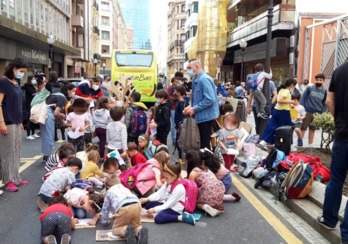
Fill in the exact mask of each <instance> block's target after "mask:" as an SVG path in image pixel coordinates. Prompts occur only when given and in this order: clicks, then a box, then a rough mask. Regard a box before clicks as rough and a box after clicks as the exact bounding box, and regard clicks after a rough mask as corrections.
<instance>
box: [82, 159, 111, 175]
mask: <svg viewBox="0 0 348 244" xmlns="http://www.w3.org/2000/svg"><path fill="white" fill-rule="evenodd" d="M96 175H97V176H99V177H100V178H104V177H105V175H104V173H103V171H102V170H101V169H99V167H98V165H97V164H95V163H94V162H92V161H86V163H85V165H84V166H83V169H82V171H81V175H80V178H81V179H88V178H91V177H95V176H96Z"/></svg>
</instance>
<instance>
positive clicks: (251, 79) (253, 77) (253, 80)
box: [246, 72, 264, 90]
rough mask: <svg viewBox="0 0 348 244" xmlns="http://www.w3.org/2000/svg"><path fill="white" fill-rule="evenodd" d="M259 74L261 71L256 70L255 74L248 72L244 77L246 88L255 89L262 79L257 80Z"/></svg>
mask: <svg viewBox="0 0 348 244" xmlns="http://www.w3.org/2000/svg"><path fill="white" fill-rule="evenodd" d="M260 74H261V72H257V73H256V74H248V75H247V78H246V87H247V90H250V89H256V88H257V86H258V85H259V84H260V83H261V82H262V81H263V80H264V79H262V80H260V82H257V77H258V76H259V75H260Z"/></svg>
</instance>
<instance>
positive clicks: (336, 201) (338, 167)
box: [323, 140, 348, 241]
mask: <svg viewBox="0 0 348 244" xmlns="http://www.w3.org/2000/svg"><path fill="white" fill-rule="evenodd" d="M347 160H348V143H344V142H339V141H336V140H335V141H334V143H333V147H332V159H331V165H330V171H331V178H330V181H329V184H328V185H327V187H326V190H325V200H324V207H323V216H324V220H325V224H326V225H328V226H330V227H334V226H336V224H337V222H338V212H339V209H340V206H341V201H342V190H343V184H344V181H345V179H346V176H347V172H348V164H347ZM341 238H342V241H348V207H347V205H346V209H345V211H344V216H343V221H342V223H341Z"/></svg>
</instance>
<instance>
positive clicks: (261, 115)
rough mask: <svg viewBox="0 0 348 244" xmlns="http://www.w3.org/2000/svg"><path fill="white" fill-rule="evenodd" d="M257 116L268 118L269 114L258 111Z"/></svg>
mask: <svg viewBox="0 0 348 244" xmlns="http://www.w3.org/2000/svg"><path fill="white" fill-rule="evenodd" d="M257 117H259V118H261V119H269V115H268V114H266V113H258V115H257Z"/></svg>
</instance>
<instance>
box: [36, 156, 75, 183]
mask: <svg viewBox="0 0 348 244" xmlns="http://www.w3.org/2000/svg"><path fill="white" fill-rule="evenodd" d="M74 154H75V152H74V151H73V150H70V149H63V150H60V151H59V153H58V157H59V162H58V164H57V165H56V167H54V168H52V169H51V170H50V171H48V172H47V173H46V174H44V176H43V178H42V180H43V181H45V180H46V179H47V178H48V177H49V176H50V175H51V174H52V172H53V171H54V170H56V169H59V168H63V167H65V166H66V164H67V163H68V161H69V160H70V159H72V158H73V157H74Z"/></svg>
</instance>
